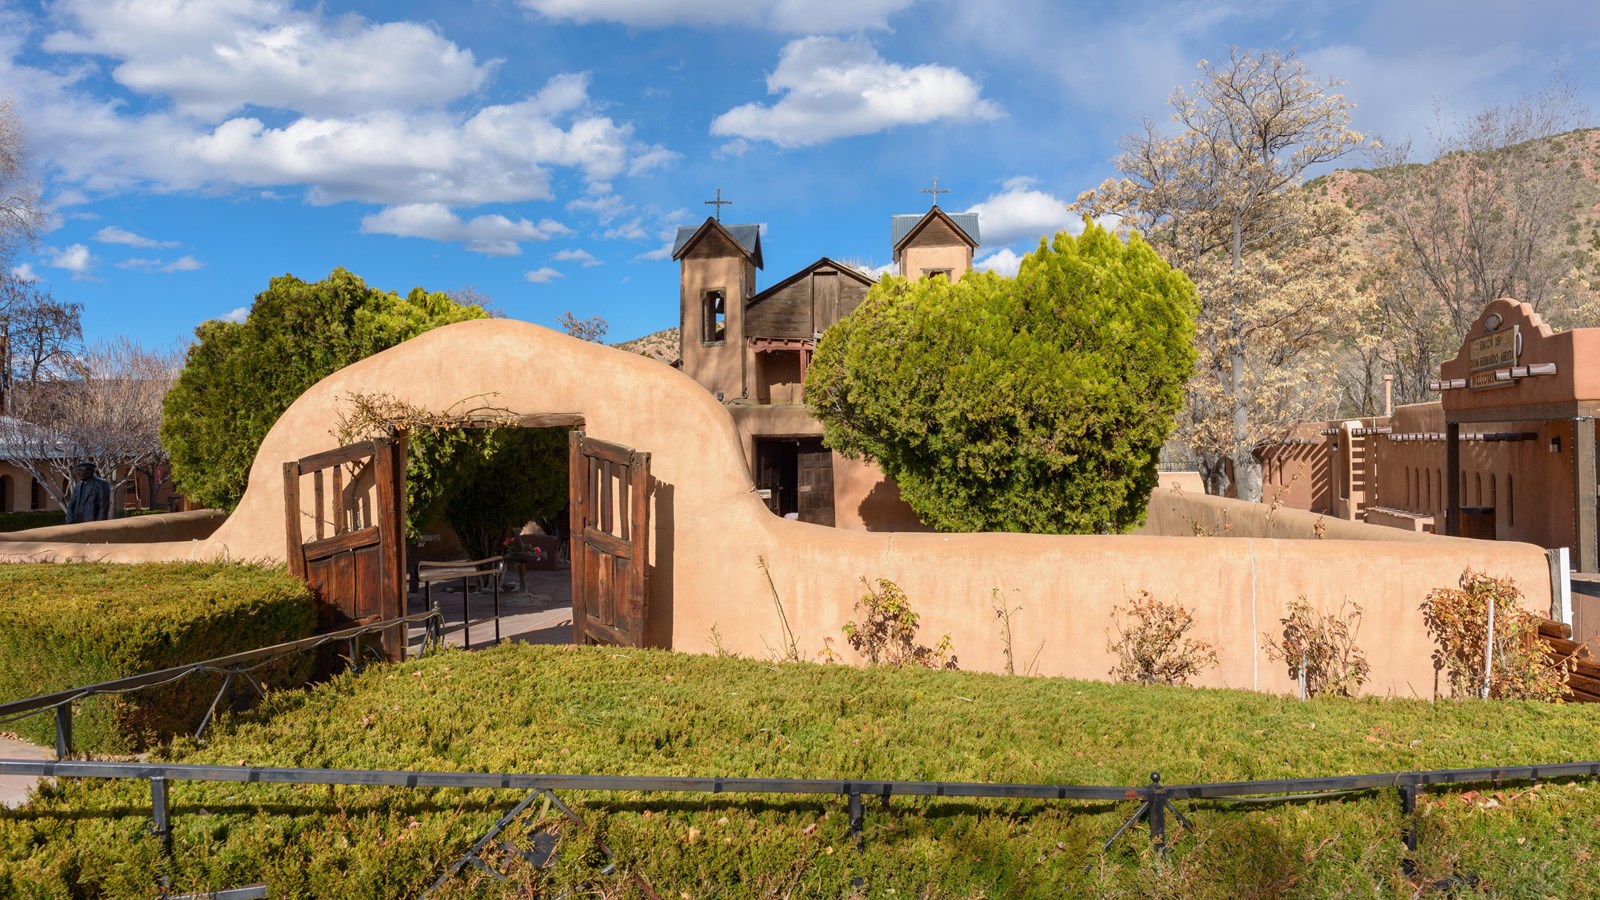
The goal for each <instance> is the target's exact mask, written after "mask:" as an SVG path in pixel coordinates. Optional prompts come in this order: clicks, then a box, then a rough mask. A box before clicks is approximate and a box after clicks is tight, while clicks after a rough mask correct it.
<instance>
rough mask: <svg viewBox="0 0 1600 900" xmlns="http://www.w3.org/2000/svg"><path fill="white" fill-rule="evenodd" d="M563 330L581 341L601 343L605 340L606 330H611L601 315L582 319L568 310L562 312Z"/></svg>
mask: <svg viewBox="0 0 1600 900" xmlns="http://www.w3.org/2000/svg"><path fill="white" fill-rule="evenodd" d="M561 330H562V331H565V332H566V333H567V334H568V335H570V336H572V337H575V338H577V339H578V340H580V341H590V342H592V343H596V344H600V343H604V342H605V337H606V332H607V331H609V330H610V326H609V325H607V324H606V320H605V319H604V318H602V317H600V316H590V317H589V318H587V319H580V318H578V317H577V316H575V315H573V314H572V311H571V310H568V311H566V312H564V313H562V314H561Z"/></svg>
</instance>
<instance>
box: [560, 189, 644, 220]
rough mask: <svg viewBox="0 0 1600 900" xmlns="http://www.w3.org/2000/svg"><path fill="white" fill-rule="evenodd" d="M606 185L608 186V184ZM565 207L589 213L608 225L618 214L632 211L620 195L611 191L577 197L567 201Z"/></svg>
mask: <svg viewBox="0 0 1600 900" xmlns="http://www.w3.org/2000/svg"><path fill="white" fill-rule="evenodd" d="M607 187H608V188H609V185H608V186H607ZM567 209H568V211H571V212H586V213H590V214H592V215H593V216H594V217H595V218H596V219H599V220H600V224H601V225H609V224H611V222H612V221H613V220H614V219H616V218H617V217H618V216H620V215H622V214H624V213H628V212H632V211H633V207H632V206H630V205H628V204H627V203H624V202H623V200H622V197H620V196H618V195H617V194H611V193H602V194H600V195H598V196H592V195H591V196H588V197H579V198H578V199H576V200H573V201H571V202H569V203H567Z"/></svg>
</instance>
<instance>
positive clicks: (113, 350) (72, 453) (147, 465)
mask: <svg viewBox="0 0 1600 900" xmlns="http://www.w3.org/2000/svg"><path fill="white" fill-rule="evenodd" d="M182 361H183V358H182V355H181V354H180V353H178V352H176V351H163V350H151V349H147V348H145V347H143V346H141V345H140V344H139V343H138V342H136V341H131V340H129V339H127V338H125V337H123V338H117V339H115V340H110V341H102V342H99V343H96V344H93V345H91V346H89V347H88V348H86V349H85V350H83V351H82V352H81V353H77V354H75V355H74V356H73V357H72V358H71V360H70V361H69V362H68V364H67V370H68V371H67V374H65V375H64V376H63V377H59V378H53V379H51V380H48V381H40V382H35V383H34V384H31V385H28V386H26V387H20V388H19V389H18V390H17V392H16V395H15V397H14V406H13V412H14V417H13V418H11V419H7V420H5V423H6V424H5V428H6V434H5V440H4V441H3V443H4V445H5V446H6V448H7V449H6V455H7V461H8V462H11V463H13V464H15V465H17V466H20V467H21V468H23V469H24V470H26V471H27V472H28V473H29V474H30V475H32V476H33V477H34V478H35V479H37V480H38V481H39V483H40V485H42V486H43V487H44V489H45V491H46V492H48V493H49V494H50V496H51V498H52V499H54V500H55V501H56V502H57V503H58V504H62V505H65V500H66V489H65V488H64V487H63V485H66V484H69V483H70V482H71V476H72V467H73V466H74V465H75V464H76V463H77V462H79V461H81V460H87V461H89V462H93V463H94V464H95V466H96V467H97V468H98V469H99V470H100V474H101V475H103V476H104V477H105V478H106V479H108V480H109V481H111V483H112V488H113V490H114V491H121V490H124V489H126V488H127V487H128V486H130V485H132V483H133V481H134V474H135V472H136V471H140V470H142V471H145V472H146V473H153V472H155V471H157V470H160V469H164V467H165V463H166V459H167V455H166V452H165V451H164V450H163V449H162V446H161V403H162V400H163V398H165V397H166V394H167V391H168V389H170V388H171V387H172V381H173V379H174V378H176V377H177V374H178V369H179V367H180V366H181V364H182ZM154 486H155V484H154V481H152V487H154ZM118 509H120V506H119V505H117V504H113V514H115V513H116V511H117V510H118Z"/></svg>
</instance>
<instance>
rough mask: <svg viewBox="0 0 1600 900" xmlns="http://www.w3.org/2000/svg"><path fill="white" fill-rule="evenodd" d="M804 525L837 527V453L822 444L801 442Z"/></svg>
mask: <svg viewBox="0 0 1600 900" xmlns="http://www.w3.org/2000/svg"><path fill="white" fill-rule="evenodd" d="M799 468H800V486H799V488H797V490H798V492H799V495H800V502H799V506H800V521H802V522H815V523H816V524H818V525H833V524H834V522H833V451H831V450H829V449H828V448H826V447H824V446H822V442H821V441H802V442H800V454H799Z"/></svg>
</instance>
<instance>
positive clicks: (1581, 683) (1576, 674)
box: [1539, 619, 1600, 703]
mask: <svg viewBox="0 0 1600 900" xmlns="http://www.w3.org/2000/svg"><path fill="white" fill-rule="evenodd" d="M1539 639H1540V640H1542V641H1544V644H1545V646H1546V647H1547V648H1549V651H1550V655H1551V656H1552V657H1553V658H1555V659H1570V660H1572V666H1573V669H1572V673H1571V674H1570V675H1569V676H1568V677H1567V695H1566V698H1565V699H1566V700H1567V701H1568V702H1572V703H1600V660H1596V659H1595V658H1594V654H1592V653H1590V652H1589V645H1588V644H1581V643H1579V642H1577V641H1575V640H1573V639H1572V626H1570V625H1563V624H1561V623H1560V622H1556V621H1553V620H1551V619H1540V620H1539Z"/></svg>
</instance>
